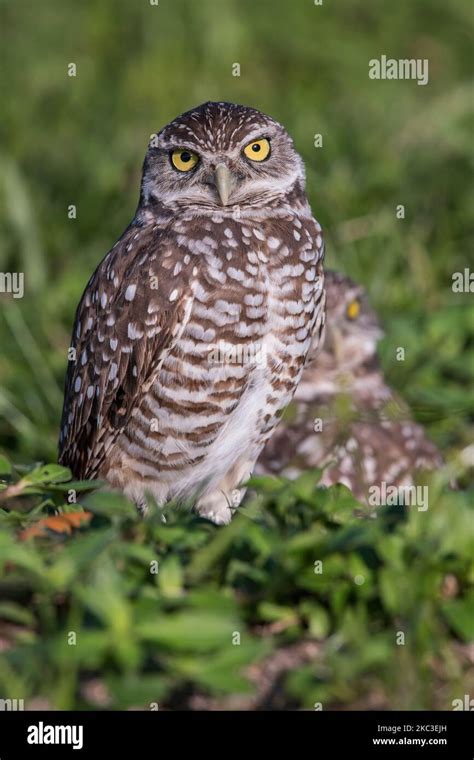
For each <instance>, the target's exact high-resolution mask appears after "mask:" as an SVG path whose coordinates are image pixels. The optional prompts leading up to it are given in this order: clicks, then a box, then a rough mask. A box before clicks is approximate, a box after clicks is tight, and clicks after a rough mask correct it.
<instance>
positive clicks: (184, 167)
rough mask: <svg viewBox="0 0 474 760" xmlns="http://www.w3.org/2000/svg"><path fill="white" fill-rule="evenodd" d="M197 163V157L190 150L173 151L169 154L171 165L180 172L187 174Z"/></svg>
mask: <svg viewBox="0 0 474 760" xmlns="http://www.w3.org/2000/svg"><path fill="white" fill-rule="evenodd" d="M198 161H199V156H197V155H196V154H195V153H192V152H191V151H190V150H174V151H173V152H172V154H171V163H172V164H173V166H174V168H175V169H177V170H178V171H180V172H189V171H190V169H194V167H195V166H196V164H197V163H198Z"/></svg>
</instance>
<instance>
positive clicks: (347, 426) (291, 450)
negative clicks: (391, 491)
mask: <svg viewBox="0 0 474 760" xmlns="http://www.w3.org/2000/svg"><path fill="white" fill-rule="evenodd" d="M325 285H326V296H327V326H326V331H327V332H326V337H325V339H324V344H323V347H322V349H321V350H320V351H319V353H318V352H317V349H318V345H315V346H314V349H313V348H312V349H311V350H310V352H309V354H308V360H307V363H306V367H305V370H304V372H303V376H302V379H301V382H300V383H299V385H298V388H297V390H296V394H295V396H294V399H293V401H292V402H291V404H290V406H289V407H288V408H287V410H286V412H285V414H284V417H283V420H282V422H281V423H280V425H279V427H278V428H277V430H276V431H275V433H274V435H273V437H272V438H271V440H270V441H269V442H268V443H267V445H266V446H265V449H264V451H263V452H262V454H261V456H260V458H259V461H258V464H257V468H256V473H258V474H279V475H286V476H287V477H289V478H295V477H297V476H298V475H299V474H301V472H303V471H304V470H308V469H311V468H314V467H324V468H325V469H324V472H323V475H322V478H321V484H322V485H327V486H329V485H332V484H334V483H343V484H344V485H346V486H347V487H348V488H350V489H351V491H352V492H353V494H354V495H355V497H356V498H357V499H359V500H360V501H367V499H368V495H369V488H370V486H372V485H374V484H375V485H379V484H380V483H381V482H382V481H384V482H385V483H386V485H387V486H388V485H393V486H397V487H400V486H410V485H412V484H413V474H414V472H415V471H416V470H419V469H424V470H429V469H434V468H437V467H439V466H440V465H441V464H442V459H441V455H440V453H439V452H438V450H437V449H436V447H435V446H434V444H433V443H431V442H430V441H429V440H428V439H427V438H426V435H425V433H424V430H423V428H422V427H421V426H420V425H418V424H416V423H415V422H413V420H412V419H411V418H410V414H409V411H408V409H407V407H406V406H405V405H404V404H403V402H402V401H401V400H400V399H399V398H398V397H397V396H396V395H395V394H394V392H393V391H392V390H391V388H390V387H389V386H388V385H387V384H386V382H385V378H384V375H383V372H382V370H381V368H380V365H379V360H378V356H377V343H378V341H379V340H380V338H381V337H382V330H381V328H380V325H379V322H378V319H377V317H376V315H375V313H374V312H373V310H372V309H371V308H370V306H369V304H368V302H367V298H366V295H365V293H364V291H363V289H362V288H361V287H360V286H358V285H356V284H355V283H354V282H353V281H352V280H350V279H349V277H345V276H344V275H341V274H338V273H336V272H332V271H327V270H326V275H325ZM316 354H317V360H316V361H315V357H316Z"/></svg>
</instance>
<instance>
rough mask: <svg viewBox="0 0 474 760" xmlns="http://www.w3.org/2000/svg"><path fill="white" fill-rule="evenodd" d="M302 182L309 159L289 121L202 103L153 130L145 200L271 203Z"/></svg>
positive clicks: (241, 108)
mask: <svg viewBox="0 0 474 760" xmlns="http://www.w3.org/2000/svg"><path fill="white" fill-rule="evenodd" d="M297 185H299V186H300V188H301V189H303V188H304V167H303V162H302V160H301V158H300V157H299V156H298V154H297V153H296V151H295V149H294V146H293V142H292V140H291V138H290V137H289V135H288V133H287V132H286V131H285V129H284V128H283V127H282V126H281V125H280V124H278V122H276V121H275V120H274V119H271V118H270V117H269V116H266V115H265V114H263V113H261V112H260V111H257V110H256V109H255V108H248V107H246V106H239V105H235V104H234V103H212V102H209V103H203V105H201V106H198V107H197V108H193V109H192V110H191V111H188V112H187V113H184V114H182V116H178V118H176V119H174V121H172V122H171V123H170V124H168V125H167V126H166V127H164V128H163V129H162V130H161V132H159V133H158V134H157V135H153V136H152V138H151V140H150V144H149V147H148V151H147V154H146V157H145V162H144V166H143V178H142V189H141V199H140V205H141V206H146V205H153V203H159V204H162V205H164V206H167V207H169V208H171V209H173V208H178V207H187V208H190V207H191V208H192V207H193V206H195V207H199V208H201V209H202V208H208V209H210V210H211V211H212V210H213V209H216V208H220V209H222V208H223V207H225V206H230V207H235V206H245V205H258V206H261V205H265V204H266V203H270V202H272V201H273V200H275V199H276V198H278V197H281V196H284V195H286V194H287V193H288V192H290V191H291V190H292V189H293V188H295V187H296V186H297Z"/></svg>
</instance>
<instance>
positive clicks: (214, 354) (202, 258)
mask: <svg viewBox="0 0 474 760" xmlns="http://www.w3.org/2000/svg"><path fill="white" fill-rule="evenodd" d="M322 260H323V241H322V237H321V227H320V226H319V224H318V222H316V221H315V220H314V219H313V217H312V214H311V210H310V207H309V204H308V201H307V199H306V195H305V180H304V168H303V163H302V160H301V158H300V157H299V156H298V154H297V153H296V151H295V149H294V146H293V143H292V141H291V139H290V137H289V136H288V134H287V133H286V131H285V130H284V128H283V127H282V126H281V125H280V124H278V123H277V122H276V121H274V120H273V119H271V118H270V117H268V116H265V115H264V114H262V113H260V112H259V111H257V110H255V109H253V108H246V107H244V106H238V105H233V104H230V103H205V104H204V105H202V106H200V107H198V108H195V109H194V110H192V111H189V112H187V113H185V114H183V115H182V116H180V117H178V118H177V119H175V120H174V121H173V122H171V123H170V124H168V125H167V126H166V127H165V128H164V129H162V130H161V132H159V134H158V135H154V136H153V137H152V139H151V142H150V145H149V148H148V152H147V154H146V158H145V163H144V167H143V179H142V186H141V195H140V202H139V205H138V209H137V212H136V215H135V218H134V219H133V221H132V223H131V224H130V225H129V227H128V228H127V229H126V231H125V232H124V233H123V235H122V237H121V238H120V240H119V241H118V242H117V243H116V244H115V246H114V247H113V248H112V250H111V251H110V252H109V253H108V254H107V255H106V256H105V258H104V259H103V261H102V262H101V264H100V265H99V266H98V268H97V270H96V271H95V273H94V274H93V275H92V277H91V279H90V280H89V283H88V284H87V287H86V290H85V292H84V295H83V297H82V299H81V302H80V304H79V307H78V309H77V313H76V320H75V325H74V331H73V340H72V346H71V349H72V350H71V352H70V356H71V361H70V364H69V368H68V373H67V379H66V391H65V400H64V409H63V417H62V423H61V433H60V442H59V449H60V461H61V462H62V463H63V464H65V465H67V466H69V467H70V468H71V470H72V471H73V473H74V475H75V476H76V477H80V478H94V477H99V478H103V479H106V480H107V481H108V482H109V483H110V484H111V485H112V486H116V487H118V488H120V489H122V490H123V491H124V492H125V493H126V494H127V495H128V496H129V497H130V498H132V499H133V500H135V501H136V502H137V503H139V504H141V505H143V504H144V503H145V499H146V495H147V493H149V494H151V495H152V496H153V498H154V499H155V500H156V501H157V502H158V503H159V504H164V503H166V502H168V501H169V500H177V501H185V502H192V503H193V505H194V506H195V508H196V509H197V511H198V512H199V513H200V514H202V515H204V516H207V517H209V518H210V519H212V520H214V521H215V522H218V523H226V522H228V521H229V520H230V519H231V516H232V511H233V508H234V507H236V506H237V505H238V503H239V500H240V498H241V495H242V490H239V485H240V484H241V483H243V482H244V481H245V480H246V479H247V478H248V476H249V475H250V473H251V471H252V470H253V467H254V464H255V461H256V460H257V457H258V455H259V453H260V451H261V449H262V447H263V446H264V444H265V442H266V441H267V440H268V438H269V437H270V435H271V433H272V431H273V429H274V427H275V425H276V423H277V420H278V418H279V415H280V414H281V412H282V410H283V409H284V408H285V406H286V405H287V404H288V402H289V401H290V400H291V397H292V395H293V392H294V390H295V388H296V385H297V383H298V381H299V379H300V376H301V373H302V370H303V365H304V361H305V358H306V354H307V352H308V349H309V347H310V343H311V339H312V336H313V346H314V344H315V343H317V342H318V339H319V337H318V336H319V335H320V334H321V332H322V329H323V323H324V288H323V269H322ZM314 336H316V337H314Z"/></svg>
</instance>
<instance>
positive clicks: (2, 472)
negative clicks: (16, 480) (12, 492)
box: [0, 454, 12, 478]
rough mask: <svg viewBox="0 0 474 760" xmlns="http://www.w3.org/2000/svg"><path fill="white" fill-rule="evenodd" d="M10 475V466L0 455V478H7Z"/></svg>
mask: <svg viewBox="0 0 474 760" xmlns="http://www.w3.org/2000/svg"><path fill="white" fill-rule="evenodd" d="M11 474H12V466H11V464H10V462H9V461H8V459H7V458H6V457H4V456H3V454H0V478H4V477H7V476H9V475H11Z"/></svg>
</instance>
